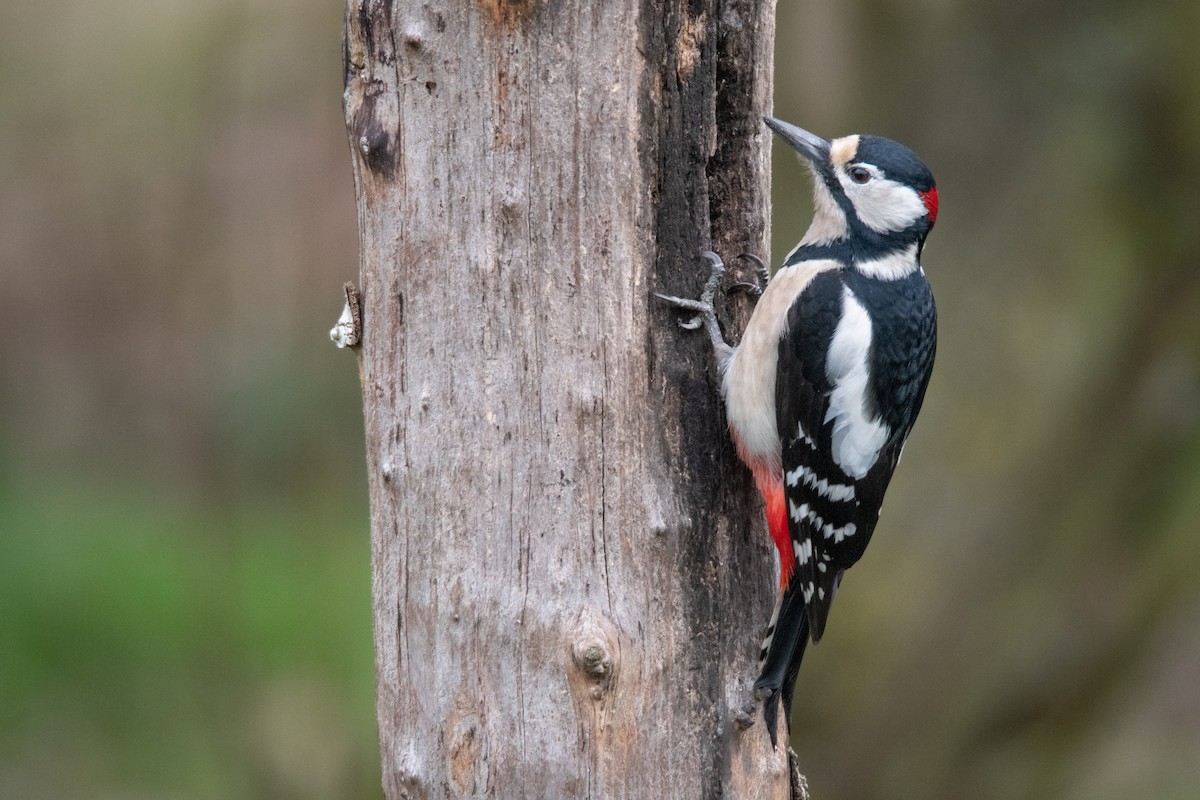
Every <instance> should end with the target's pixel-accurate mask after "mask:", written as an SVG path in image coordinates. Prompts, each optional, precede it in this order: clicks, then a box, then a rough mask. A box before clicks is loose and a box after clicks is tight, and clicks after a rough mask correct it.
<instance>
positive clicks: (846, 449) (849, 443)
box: [825, 288, 891, 479]
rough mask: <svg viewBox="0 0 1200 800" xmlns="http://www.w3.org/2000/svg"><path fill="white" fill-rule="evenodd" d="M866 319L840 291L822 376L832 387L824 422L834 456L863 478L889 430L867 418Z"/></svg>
mask: <svg viewBox="0 0 1200 800" xmlns="http://www.w3.org/2000/svg"><path fill="white" fill-rule="evenodd" d="M871 336H872V334H871V318H870V317H869V316H867V310H866V309H865V308H863V305H862V303H860V302H859V300H858V298H857V297H855V296H854V293H853V292H852V291H850V289H849V288H846V289H843V291H842V318H841V320H840V321H839V322H838V326H837V329H836V330H835V331H834V333H833V341H832V343H831V345H830V348H829V356H828V358H827V359H826V362H825V374H826V377H828V378H829V382H830V383H831V384H832V385H833V391H832V392H831V393H830V395H829V410H828V411H827V412H826V414H825V422H832V423H833V436H832V442H833V460H834V463H836V464H837V465H838V466H839V467H841V468H842V471H843V472H845V473H846V474H847V475H849V476H850V477H852V478H856V479H857V478H862V477H864V476H865V475H866V474H867V473H868V472H869V471H870V469H871V467H872V466H874V465H875V462H876V461H877V460H878V459H879V450H880V448H882V447H883V445H884V443H885V442H887V440H888V436H889V435H890V434H891V431H890V430H889V429H888V427H887V425H885V424H883V421H882V420H878V419H876V420H872V419H869V418H868V416H867V392H868V391H869V390H870V370H869V366H868V361H867V359H868V357H869V355H870V352H871Z"/></svg>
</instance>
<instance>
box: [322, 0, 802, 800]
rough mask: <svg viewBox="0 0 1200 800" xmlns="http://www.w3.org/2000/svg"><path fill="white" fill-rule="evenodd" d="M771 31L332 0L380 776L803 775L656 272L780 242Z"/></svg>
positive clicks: (715, 408) (413, 792)
mask: <svg viewBox="0 0 1200 800" xmlns="http://www.w3.org/2000/svg"><path fill="white" fill-rule="evenodd" d="M773 34H774V2H773V1H772V0H724V2H717V1H716V0H696V1H695V2H689V3H679V2H672V3H664V2H658V1H656V0H643V2H642V3H641V4H640V5H638V4H631V3H616V2H584V1H583V0H576V1H575V2H568V1H567V0H474V2H457V3H417V2H409V3H393V2H391V1H390V0H370V1H369V2H368V1H367V0H350V2H349V7H348V11H347V16H346V47H345V62H346V93H345V107H346V121H347V126H348V128H349V134H350V140H351V144H352V147H353V150H354V154H355V158H354V176H355V187H356V190H357V196H358V217H359V227H360V232H361V239H362V259H361V278H360V280H361V284H360V285H361V289H362V292H361V342H360V344H359V357H360V367H361V374H362V385H363V404H364V410H365V418H366V440H367V462H368V469H369V476H370V494H371V540H372V560H373V596H374V616H375V648H376V670H377V680H378V715H379V733H380V749H381V753H382V762H383V783H384V787H385V790H386V794H387V797H388V798H391V800H398V798H441V797H495V798H502V799H504V800H508V799H509V798H525V797H544V798H582V797H593V798H621V797H634V798H672V797H678V798H688V799H689V800H691V799H692V798H716V797H724V798H787V797H788V796H789V781H788V770H787V759H786V757H785V755H784V753H785V751H784V750H780V751H778V752H777V751H774V750H772V748H771V746H770V743H769V741H768V737H767V731H766V729H765V727H764V725H763V723H762V721H761V718H760V716H759V715H758V713H757V710H756V709H754V708H750V709H749V710H747V707H748V706H750V705H751V692H750V686H751V684H752V682H753V679H754V677H755V668H756V664H755V657H756V655H757V651H758V646H759V642H760V638H761V636H762V633H763V629H764V627H765V624H766V622H767V619H768V617H769V615H770V610H771V604H772V601H773V599H774V588H775V587H774V585H775V580H776V578H775V566H774V559H773V556H772V554H771V550H770V547H769V542H768V537H767V536H766V534H765V532H764V530H763V526H762V522H761V516H762V514H761V506H760V505H759V504H758V503H757V501H756V500H755V499H754V494H753V492H752V490H751V487H750V481H749V479H748V475H747V474H746V473H745V470H744V469H743V468H742V467H741V466H740V465H739V463H738V462H737V460H736V457H735V454H734V453H733V449H732V446H731V444H730V442H729V439H728V435H727V433H726V429H725V424H724V417H723V412H722V409H721V407H720V404H719V401H718V395H717V383H716V380H717V376H716V374H715V367H714V365H713V362H712V357H711V353H710V348H709V345H708V342H707V339H706V337H704V336H703V335H701V334H699V333H695V334H692V333H688V332H686V331H681V330H680V329H679V328H678V327H677V326H676V324H675V323H676V321H677V319H678V316H677V314H676V313H675V312H673V311H672V310H670V309H668V308H666V307H664V306H662V305H660V304H658V303H657V302H656V301H655V300H654V298H653V296H652V292H654V291H664V292H670V293H674V294H689V293H691V294H693V295H695V294H698V292H699V290H700V287H701V286H702V284H703V283H704V280H705V278H706V277H707V273H708V266H707V264H706V263H705V262H704V261H703V260H702V259H701V258H700V255H699V253H700V251H701V250H703V249H706V248H712V249H715V250H717V251H719V252H721V253H722V254H723V255H725V256H727V257H731V256H736V255H737V254H738V253H740V252H742V251H751V252H756V253H760V254H765V253H766V252H767V233H766V220H767V219H768V214H769V208H768V197H769V193H768V186H769V183H768V180H769V176H768V154H769V138H768V135H767V132H766V131H765V128H764V127H763V125H762V124H761V117H762V116H763V114H764V113H766V112H767V111H768V110H769V99H770V96H771V64H772V55H771V52H772V50H771V48H772V39H773ZM730 267H731V269H730V271H731V273H733V274H732V275H731V276H730V277H729V278H728V279H727V280H728V282H732V281H734V280H737V277H736V273H737V272H738V271H739V269H741V268H740V267H739V266H737V265H735V264H731V265H730ZM745 275H746V276H747V279H749V276H752V275H753V272H752V271H751V270H750V269H749V268H748V267H747V268H746V269H745ZM729 305H730V308H729V309H727V310H726V312H727V313H729V314H730V317H728V318H729V319H730V320H731V324H730V326H729V327H730V329H731V330H734V331H736V330H740V328H741V324H740V323H741V322H743V321H744V317H745V315H746V313H747V312H748V304H747V301H744V300H741V299H735V300H733V301H731V302H730V304H729ZM739 719H740V723H741V724H739ZM746 722H752V723H753V724H752V725H751V726H750V727H744V724H745V723H746Z"/></svg>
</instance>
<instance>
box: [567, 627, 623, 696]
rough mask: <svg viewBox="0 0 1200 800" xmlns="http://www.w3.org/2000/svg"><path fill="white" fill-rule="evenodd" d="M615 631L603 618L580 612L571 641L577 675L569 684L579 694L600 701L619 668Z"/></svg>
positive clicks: (572, 659) (609, 687) (610, 688)
mask: <svg viewBox="0 0 1200 800" xmlns="http://www.w3.org/2000/svg"><path fill="white" fill-rule="evenodd" d="M617 635H618V634H617V632H616V631H615V630H614V629H613V627H612V624H611V623H610V622H609V621H608V620H606V619H604V618H603V617H601V616H599V615H597V614H595V613H590V612H586V611H585V612H583V613H582V614H581V615H580V618H579V622H578V624H577V625H576V627H575V632H574V636H573V637H572V639H573V641H572V642H571V661H572V663H573V665H574V667H575V669H574V670H573V671H574V672H575V675H576V677H574V678H572V679H571V683H572V684H573V685H574V686H575V687H576V691H578V692H579V693H580V695H583V696H587V697H590V698H591V699H592V700H602V699H604V696H605V695H607V694H608V693H609V692H610V691H611V690H612V686H613V683H614V681H615V680H616V678H617V674H618V672H619V671H620V664H619V659H618V656H617V652H618V651H617V645H616V642H617Z"/></svg>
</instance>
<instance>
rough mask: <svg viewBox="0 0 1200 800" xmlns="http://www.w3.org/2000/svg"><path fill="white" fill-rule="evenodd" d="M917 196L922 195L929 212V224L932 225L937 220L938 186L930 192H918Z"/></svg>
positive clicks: (922, 200)
mask: <svg viewBox="0 0 1200 800" xmlns="http://www.w3.org/2000/svg"><path fill="white" fill-rule="evenodd" d="M917 197H920V198H921V202H922V203H924V204H925V210H926V211H928V212H929V224H930V226H932V225H933V223H935V222H937V206H938V196H937V187H936V186H935V187H933V188H932V189H930V190H929V191H928V192H917Z"/></svg>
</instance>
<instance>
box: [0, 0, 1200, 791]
mask: <svg viewBox="0 0 1200 800" xmlns="http://www.w3.org/2000/svg"><path fill="white" fill-rule="evenodd" d="M341 14H342V8H341V4H339V3H318V2H315V0H300V2H288V3H285V2H283V0H257V1H256V2H245V1H244V0H242V1H241V2H238V1H237V0H201V1H200V2H183V0H160V2H156V3H153V4H146V3H133V2H130V0H100V1H99V2H93V3H85V2H81V1H80V0H68V2H66V3H60V4H57V5H56V6H55V7H54V11H53V13H52V14H47V12H46V11H44V10H43V9H42V7H40V6H38V5H37V4H17V3H8V4H5V5H3V6H2V7H0V278H3V280H0V309H2V310H3V313H4V318H5V320H6V321H7V323H8V335H7V336H5V337H3V338H0V362H2V364H3V369H2V370H0V414H2V415H3V419H4V420H5V422H6V424H5V425H4V426H3V428H2V429H0V797H14V798H17V797H19V798H31V799H32V800H38V799H39V798H51V797H54V798H57V797H80V798H110V797H111V798H117V797H120V798H132V797H154V798H163V797H172V798H181V799H186V798H208V797H223V798H265V797H296V798H303V797H313V798H318V797H321V798H325V797H355V798H359V797H377V796H379V794H380V791H379V788H378V787H379V779H378V772H377V770H378V755H377V750H376V748H377V744H376V734H375V725H374V713H373V680H374V678H373V674H372V654H371V644H370V596H369V577H370V572H369V543H368V536H367V514H366V489H365V475H364V469H363V466H362V464H363V458H362V441H361V418H360V411H359V401H358V392H357V381H356V376H355V374H354V365H353V363H352V359H350V358H348V357H346V355H345V354H344V353H339V352H336V351H335V350H334V349H333V348H332V347H331V346H330V344H329V343H328V341H327V340H326V339H325V331H326V330H327V329H328V328H329V326H330V325H331V324H332V322H333V319H334V317H336V314H337V311H338V310H339V308H340V304H341V301H340V299H339V295H340V288H339V287H340V284H341V282H342V281H343V280H346V279H348V278H351V277H353V276H354V274H355V272H356V263H357V262H356V258H357V257H356V242H355V218H354V203H353V188H352V184H351V176H350V169H349V159H348V155H347V149H346V144H345V133H344V130H343V127H342V117H341V107H340V95H341V75H340V64H339V60H340V41H339V38H340V28H341ZM1198 29H1200V6H1198V5H1196V4H1194V3H1186V2H1171V0H1155V1H1154V2H1150V3H1144V4H1128V3H1119V2H1116V0H1108V1H1107V2H1091V3H1083V4H1062V5H1057V6H1055V5H1047V4H1037V3H1032V2H1028V0H1020V1H1019V2H1015V3H1013V2H999V0H967V2H958V3H950V2H946V0H920V1H919V2H907V3H901V2H886V1H885V0H859V2H840V1H839V0H807V1H806V2H802V3H780V8H779V35H778V57H777V72H776V84H777V86H776V90H777V91H776V93H777V109H776V113H777V114H778V115H779V116H782V117H783V118H785V119H788V120H790V121H794V122H796V123H798V124H800V125H802V126H804V127H807V128H810V129H812V130H814V131H817V132H819V133H822V134H824V135H830V136H834V135H840V134H844V133H848V132H852V131H860V132H873V133H880V134H884V135H888V136H891V137H893V138H896V139H899V140H901V141H904V142H906V143H907V144H909V145H910V146H912V147H913V148H914V149H915V150H917V151H918V152H919V153H920V154H921V155H922V156H923V157H924V158H925V160H926V161H927V162H928V163H929V165H930V166H931V168H932V169H933V171H934V174H935V175H936V176H937V177H938V180H939V188H940V194H941V200H942V208H941V214H940V217H939V222H938V227H937V229H936V230H935V231H934V233H933V235H932V237H931V239H930V242H929V246H928V247H927V249H926V255H925V263H926V269H927V272H928V273H929V276H930V280H931V281H932V282H933V283H934V286H935V290H936V292H937V296H938V301H939V311H940V315H941V334H942V337H941V343H940V348H939V356H938V365H937V369H936V371H935V374H934V380H933V384H932V386H931V388H930V392H929V396H928V398H927V401H926V408H925V411H924V413H923V415H922V419H921V421H920V423H919V424H918V426H917V430H916V432H915V433H914V436H913V439H912V441H911V443H910V444H909V446H908V448H907V449H906V451H905V459H904V467H903V468H902V469H901V470H900V471H899V474H898V477H897V480H896V483H895V486H894V488H893V490H892V491H891V493H890V496H889V499H888V504H887V508H886V510H885V513H884V516H883V522H882V524H881V526H880V528H879V531H878V533H877V536H876V537H875V540H874V542H873V544H872V547H871V550H870V551H869V553H868V555H867V557H866V558H865V559H864V560H863V562H862V563H861V564H860V565H859V566H857V567H856V568H855V570H854V571H853V572H852V573H851V574H850V576H849V578H848V580H847V582H846V585H845V590H844V591H843V592H842V593H841V594H840V595H839V600H838V609H837V610H836V611H835V612H834V624H833V625H831V626H830V629H829V633H828V635H827V636H826V638H825V639H824V640H823V641H822V644H821V646H819V647H817V648H814V649H813V650H812V651H810V655H809V657H808V659H807V661H806V664H805V668H804V670H803V672H802V674H801V677H800V684H799V686H798V689H797V701H796V716H795V719H794V732H795V740H796V741H795V744H796V747H797V750H798V752H799V753H800V755H801V760H802V763H803V766H804V769H805V771H806V772H807V773H808V776H809V778H810V782H811V784H812V785H813V786H814V787H815V788H816V791H817V795H818V796H819V797H820V798H822V800H839V799H844V800H850V799H851V798H854V799H855V800H861V798H893V797H904V798H914V799H916V800H934V799H935V798H936V799H937V800H951V799H952V798H954V799H956V798H963V797H970V798H985V799H986V798H996V800H1008V799H1009V798H1013V799H1014V800H1015V799H1017V798H1020V799H1022V800H1043V799H1044V800H1051V799H1052V798H1053V799H1054V800H1076V798H1078V800H1084V799H1085V798H1086V799H1087V800H1106V798H1117V797H1126V796H1135V797H1152V798H1156V800H1172V798H1193V797H1197V796H1200V772H1197V770H1196V768H1195V764H1196V763H1197V760H1198V759H1200V682H1198V681H1196V679H1195V676H1196V675H1197V674H1200V625H1197V620H1198V619H1200V537H1198V536H1197V535H1196V534H1197V532H1198V530H1200V491H1198V489H1200V314H1198V313H1197V312H1196V309H1197V308H1200V269H1198V268H1197V266H1198V256H1200V225H1198V224H1197V223H1196V220H1197V219H1200V194H1198V193H1197V192H1196V191H1195V186H1196V178H1197V175H1198V174H1200V48H1197V47H1196V46H1195V44H1194V41H1193V40H1194V32H1195V31H1196V30H1198ZM776 155H777V163H776V169H775V176H776V205H775V215H774V228H775V241H776V245H777V246H776V248H775V250H776V256H777V258H776V261H777V262H778V257H780V256H781V255H782V253H783V252H785V251H786V250H787V249H788V248H789V247H790V246H791V244H792V243H794V242H795V241H796V239H797V238H798V237H799V235H800V233H801V232H802V230H803V228H804V226H805V224H806V223H807V219H808V216H807V215H808V214H809V209H808V206H807V204H806V203H807V198H808V195H809V188H808V186H807V183H806V178H805V176H804V174H803V170H802V169H801V168H800V167H799V166H798V165H797V164H796V162H795V160H794V159H792V158H791V157H790V156H789V155H788V154H787V153H786V152H785V151H784V149H783V148H776Z"/></svg>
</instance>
